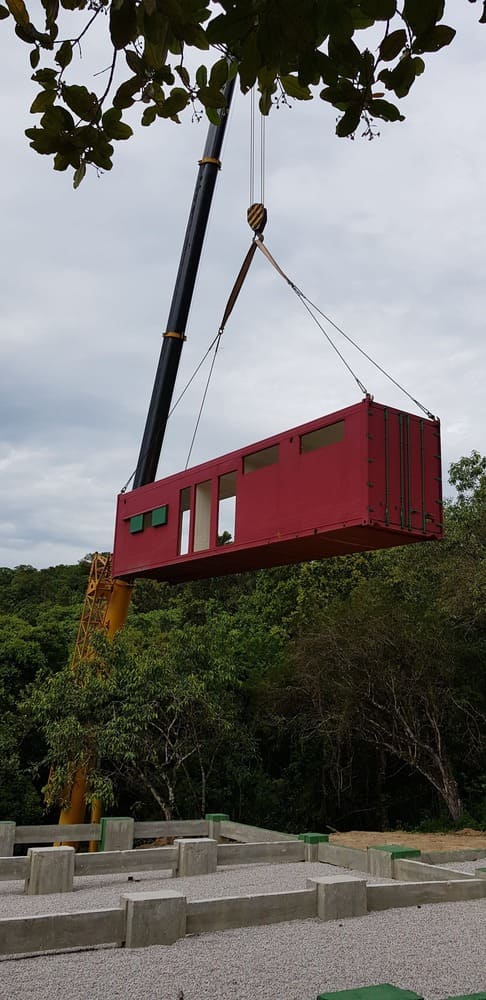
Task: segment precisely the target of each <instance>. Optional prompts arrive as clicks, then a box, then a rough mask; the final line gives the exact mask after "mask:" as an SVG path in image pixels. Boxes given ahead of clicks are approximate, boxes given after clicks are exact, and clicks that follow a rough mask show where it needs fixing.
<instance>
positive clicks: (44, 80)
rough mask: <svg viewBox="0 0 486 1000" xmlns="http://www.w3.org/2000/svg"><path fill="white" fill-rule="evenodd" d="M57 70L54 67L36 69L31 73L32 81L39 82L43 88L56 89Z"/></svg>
mask: <svg viewBox="0 0 486 1000" xmlns="http://www.w3.org/2000/svg"><path fill="white" fill-rule="evenodd" d="M57 78H58V72H57V71H56V70H55V69H49V68H45V69H38V70H37V72H36V73H33V74H32V80H33V81H34V83H40V85H41V87H43V88H44V90H56V88H57Z"/></svg>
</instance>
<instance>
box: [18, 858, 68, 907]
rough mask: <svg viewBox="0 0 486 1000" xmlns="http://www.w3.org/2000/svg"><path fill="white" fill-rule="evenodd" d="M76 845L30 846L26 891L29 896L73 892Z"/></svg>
mask: <svg viewBox="0 0 486 1000" xmlns="http://www.w3.org/2000/svg"><path fill="white" fill-rule="evenodd" d="M74 854H75V851H74V847H29V850H28V853H27V857H28V860H29V870H28V873H27V878H26V880H25V886H24V892H26V893H27V895H29V896H38V895H47V894H48V893H52V892H72V889H73V876H74Z"/></svg>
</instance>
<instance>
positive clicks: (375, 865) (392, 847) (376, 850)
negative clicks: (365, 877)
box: [368, 844, 420, 878]
mask: <svg viewBox="0 0 486 1000" xmlns="http://www.w3.org/2000/svg"><path fill="white" fill-rule="evenodd" d="M402 858H403V859H407V858H416V859H418V858H420V851H418V850H417V849H416V848H415V847H402V846H400V844H383V845H380V846H379V847H378V846H376V847H368V871H369V873H370V875H379V876H380V877H381V878H393V877H394V870H393V863H394V861H395V860H401V859H402Z"/></svg>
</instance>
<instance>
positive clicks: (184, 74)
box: [174, 66, 191, 87]
mask: <svg viewBox="0 0 486 1000" xmlns="http://www.w3.org/2000/svg"><path fill="white" fill-rule="evenodd" d="M174 69H175V71H176V73H177V76H178V77H179V78H180V79H181V80H182V82H183V84H184V86H185V87H190V86H191V77H190V76H189V73H188V71H187V69H186V67H185V66H174Z"/></svg>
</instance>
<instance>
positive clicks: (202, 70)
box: [196, 66, 208, 88]
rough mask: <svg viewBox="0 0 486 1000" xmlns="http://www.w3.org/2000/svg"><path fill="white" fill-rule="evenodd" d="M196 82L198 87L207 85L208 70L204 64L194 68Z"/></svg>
mask: <svg viewBox="0 0 486 1000" xmlns="http://www.w3.org/2000/svg"><path fill="white" fill-rule="evenodd" d="M196 83H197V85H198V87H200V88H201V87H207V85H208V71H207V69H206V67H205V66H199V67H198V69H197V70H196Z"/></svg>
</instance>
